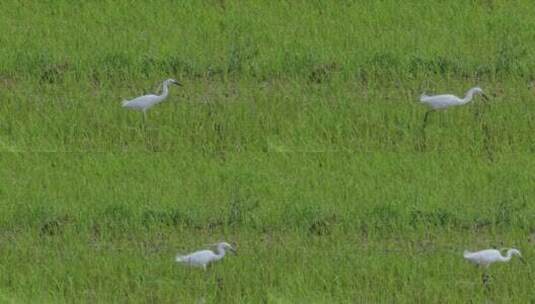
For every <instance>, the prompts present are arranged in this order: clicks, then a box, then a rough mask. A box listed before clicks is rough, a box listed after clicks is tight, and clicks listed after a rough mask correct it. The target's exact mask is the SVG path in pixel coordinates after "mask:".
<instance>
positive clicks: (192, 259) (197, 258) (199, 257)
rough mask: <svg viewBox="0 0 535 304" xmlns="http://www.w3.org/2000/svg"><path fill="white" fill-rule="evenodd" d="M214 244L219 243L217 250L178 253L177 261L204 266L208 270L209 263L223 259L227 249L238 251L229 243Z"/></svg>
mask: <svg viewBox="0 0 535 304" xmlns="http://www.w3.org/2000/svg"><path fill="white" fill-rule="evenodd" d="M214 245H217V246H216V251H215V252H214V251H212V250H200V251H196V252H193V253H190V254H188V255H177V256H176V261H177V262H178V263H184V264H186V265H189V266H194V267H202V268H204V270H206V267H207V266H208V264H210V263H212V262H215V261H219V260H221V259H222V258H223V257H224V256H225V253H226V251H227V250H230V251H232V252H234V253H236V250H235V249H234V248H233V247H232V246H231V245H230V244H229V243H226V242H221V243H218V244H214Z"/></svg>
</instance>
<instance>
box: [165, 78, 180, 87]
mask: <svg viewBox="0 0 535 304" xmlns="http://www.w3.org/2000/svg"><path fill="white" fill-rule="evenodd" d="M165 83H167V84H176V85H178V86H182V84H181V83H180V82H178V81H176V80H174V79H172V78H170V79H167V80H166V81H165Z"/></svg>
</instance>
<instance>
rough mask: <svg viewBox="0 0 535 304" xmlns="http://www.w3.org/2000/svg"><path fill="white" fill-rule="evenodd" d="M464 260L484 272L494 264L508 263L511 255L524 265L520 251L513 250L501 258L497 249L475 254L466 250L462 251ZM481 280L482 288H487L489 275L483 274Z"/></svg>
mask: <svg viewBox="0 0 535 304" xmlns="http://www.w3.org/2000/svg"><path fill="white" fill-rule="evenodd" d="M463 255H464V258H465V259H466V260H468V261H470V262H472V263H474V264H476V265H478V266H480V267H483V268H484V269H485V270H487V268H488V267H489V266H490V264H492V263H495V262H509V261H510V260H511V258H512V257H513V255H518V257H519V258H520V261H522V262H523V263H526V262H525V261H524V258H522V254H520V251H519V250H518V249H515V248H511V249H509V250H507V255H506V256H502V254H501V252H500V251H499V250H497V249H485V250H481V251H476V252H470V251H468V250H465V251H464V254H463ZM481 279H482V280H483V286H485V288H487V289H488V288H489V286H488V283H489V275H488V274H487V273H486V272H484V273H483V275H482V276H481Z"/></svg>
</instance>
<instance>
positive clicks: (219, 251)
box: [215, 247, 225, 260]
mask: <svg viewBox="0 0 535 304" xmlns="http://www.w3.org/2000/svg"><path fill="white" fill-rule="evenodd" d="M215 256H216V258H215V259H216V260H221V259H222V258H223V257H224V256H225V249H223V248H222V247H217V252H216V254H215Z"/></svg>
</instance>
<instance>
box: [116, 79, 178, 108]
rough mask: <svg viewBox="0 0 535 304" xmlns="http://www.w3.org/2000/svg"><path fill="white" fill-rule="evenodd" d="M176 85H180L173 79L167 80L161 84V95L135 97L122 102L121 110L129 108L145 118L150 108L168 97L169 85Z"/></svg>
mask: <svg viewBox="0 0 535 304" xmlns="http://www.w3.org/2000/svg"><path fill="white" fill-rule="evenodd" d="M170 84H176V85H181V84H180V83H179V82H178V81H176V80H174V79H167V80H165V81H164V82H163V90H162V94H161V95H152V94H149V95H143V96H140V97H136V98H134V99H132V100H123V102H122V104H123V108H130V109H133V110H137V111H142V112H143V117H145V116H146V112H147V110H148V109H150V108H152V107H153V106H154V105H156V104H158V103H160V102H162V101H164V100H165V99H166V98H167V95H169V85H170Z"/></svg>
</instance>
